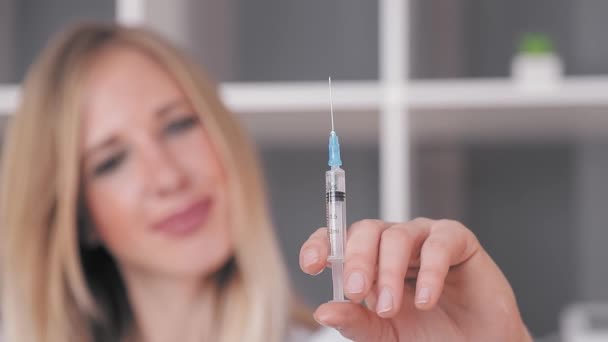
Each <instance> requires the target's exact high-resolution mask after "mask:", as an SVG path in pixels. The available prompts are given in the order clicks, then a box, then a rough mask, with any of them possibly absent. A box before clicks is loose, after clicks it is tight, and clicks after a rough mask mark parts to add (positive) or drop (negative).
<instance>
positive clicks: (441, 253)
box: [2, 24, 530, 342]
mask: <svg viewBox="0 0 608 342" xmlns="http://www.w3.org/2000/svg"><path fill="white" fill-rule="evenodd" d="M11 126H12V127H11V130H10V135H9V137H8V141H7V145H6V150H5V154H4V157H5V160H4V172H3V183H2V228H3V229H4V231H3V239H2V241H3V243H4V245H3V248H2V253H3V255H2V263H3V267H2V272H3V278H2V279H3V286H2V306H3V329H4V333H5V336H6V340H7V341H20V342H39V341H62V342H65V341H152V342H154V341H185V342H189V341H259V342H261V341H275V342H278V341H288V340H289V339H293V338H294V334H293V333H294V331H296V330H297V329H300V331H302V329H304V330H306V329H307V330H310V333H309V335H310V336H311V338H312V334H313V331H312V330H314V328H313V327H310V325H307V318H298V317H301V315H298V314H297V311H298V307H297V306H296V305H293V303H294V301H292V300H291V298H292V297H291V296H292V294H291V293H290V291H289V288H288V281H287V277H286V271H285V268H284V265H282V264H281V262H280V260H281V258H280V253H279V251H278V247H277V243H276V241H275V237H274V236H273V232H272V229H271V224H270V220H269V217H268V210H267V206H266V200H265V198H264V192H263V184H262V181H261V175H260V171H259V168H258V165H257V161H256V159H255V156H254V152H253V148H252V145H251V143H250V142H249V141H248V140H247V139H246V137H245V135H244V133H243V132H242V130H241V128H240V126H239V125H238V124H237V122H236V121H235V119H234V118H233V116H232V115H231V114H230V113H229V112H228V111H227V110H226V109H225V107H224V106H223V105H222V103H221V102H220V100H219V99H218V96H217V94H216V93H215V89H214V86H213V85H212V84H210V83H209V82H208V81H207V79H206V78H205V77H204V76H203V75H201V73H200V72H199V70H197V68H196V67H195V66H194V65H193V64H192V63H191V62H190V61H189V60H188V59H187V58H186V57H184V56H183V55H182V54H180V53H179V51H177V50H176V49H175V48H173V47H171V46H170V45H169V44H168V43H167V42H166V41H164V40H162V39H161V38H159V37H157V36H155V35H154V34H152V33H149V32H146V31H143V30H138V29H128V28H122V27H118V26H110V25H95V24H92V25H85V26H78V27H75V28H73V29H71V30H69V31H67V32H65V33H64V34H62V35H61V36H60V37H58V38H57V39H56V40H54V41H53V42H52V43H51V44H50V46H49V47H48V48H47V49H46V50H45V51H44V53H43V54H42V56H41V57H40V58H39V60H38V61H37V62H36V63H35V64H34V66H33V67H32V68H31V70H30V72H29V73H28V75H27V78H26V80H25V83H24V88H23V97H22V101H21V104H20V106H19V108H18V110H17V113H16V115H15V117H14V119H13V122H12V125H11ZM327 254H328V246H327V241H326V232H325V230H324V229H323V228H321V229H319V230H317V231H316V232H315V233H313V234H312V235H311V237H310V239H309V240H308V241H306V242H305V243H304V245H303V246H302V250H301V254H300V256H301V258H300V260H301V266H302V269H303V270H304V271H305V272H307V273H310V274H317V273H319V272H321V271H322V270H323V269H324V268H325V266H326V261H327ZM345 279H346V292H347V295H348V297H349V298H350V299H351V300H352V303H328V304H324V305H322V306H321V307H319V308H318V309H317V310H316V312H315V313H314V317H315V318H316V320H317V321H318V322H319V323H320V324H322V325H325V326H330V327H334V328H337V329H338V331H340V332H341V333H342V334H343V335H344V336H346V337H349V338H352V339H354V340H361V341H411V340H420V341H437V340H441V341H447V340H450V341H458V340H461V341H501V340H504V341H529V340H530V338H529V335H528V333H527V330H526V328H525V326H524V324H523V323H522V321H521V318H520V316H519V312H518V309H517V305H516V303H515V299H514V297H513V294H512V291H511V288H510V287H509V285H508V283H507V282H506V280H505V279H504V277H503V275H502V274H501V272H500V270H498V268H497V267H496V265H495V264H494V263H493V262H492V260H491V259H490V258H489V256H488V255H487V254H486V253H485V252H484V251H483V249H482V248H481V247H480V246H479V243H478V242H477V240H476V239H475V237H474V236H473V234H472V233H471V232H470V231H469V230H467V229H466V228H464V227H463V226H462V225H460V224H459V223H457V222H452V221H447V220H439V221H434V220H430V219H423V218H421V219H416V220H414V221H412V222H408V223H400V224H389V223H385V222H381V221H374V220H365V221H361V222H357V223H355V224H354V225H353V226H352V227H351V228H350V231H349V239H348V244H347V247H346V261H345ZM363 300H365V302H366V304H367V307H364V306H362V305H360V304H357V303H359V302H361V301H363ZM309 317H310V316H309ZM323 329H325V328H323ZM323 329H322V330H320V331H321V332H322V333H323V332H327V331H330V330H329V329H326V330H323ZM331 340H332V339H328V340H327V341H331Z"/></svg>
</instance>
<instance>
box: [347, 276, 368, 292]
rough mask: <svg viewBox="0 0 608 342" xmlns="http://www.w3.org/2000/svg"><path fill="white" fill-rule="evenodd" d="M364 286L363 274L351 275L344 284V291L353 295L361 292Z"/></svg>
mask: <svg viewBox="0 0 608 342" xmlns="http://www.w3.org/2000/svg"><path fill="white" fill-rule="evenodd" d="M364 286H365V279H364V278H363V274H361V273H360V272H353V273H351V275H350V276H349V277H348V281H347V282H346V290H347V291H348V292H349V293H353V294H357V293H361V292H363V287H364Z"/></svg>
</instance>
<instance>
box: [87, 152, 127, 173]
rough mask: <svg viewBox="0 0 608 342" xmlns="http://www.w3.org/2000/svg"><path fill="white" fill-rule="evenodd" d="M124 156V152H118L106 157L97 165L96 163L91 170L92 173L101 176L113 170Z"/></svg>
mask: <svg viewBox="0 0 608 342" xmlns="http://www.w3.org/2000/svg"><path fill="white" fill-rule="evenodd" d="M126 156H127V153H126V152H119V153H116V154H114V155H112V156H110V157H108V158H107V159H105V160H104V161H102V162H101V163H100V164H99V165H97V166H96V167H95V169H94V170H93V174H94V175H95V176H102V175H104V174H106V173H109V172H111V171H112V170H114V169H116V168H118V167H119V166H120V164H121V163H122V162H123V160H124V159H125V158H126Z"/></svg>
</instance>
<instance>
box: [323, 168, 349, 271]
mask: <svg viewBox="0 0 608 342" xmlns="http://www.w3.org/2000/svg"><path fill="white" fill-rule="evenodd" d="M325 201H326V208H325V209H326V210H325V215H326V218H327V233H328V236H329V243H330V247H331V251H330V255H329V261H330V262H331V261H332V260H335V259H339V260H343V259H344V247H345V246H346V179H345V172H344V170H343V169H341V168H340V167H335V166H334V167H332V168H331V169H330V170H327V172H326V173H325Z"/></svg>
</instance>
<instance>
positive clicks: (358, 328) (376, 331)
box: [314, 302, 397, 342]
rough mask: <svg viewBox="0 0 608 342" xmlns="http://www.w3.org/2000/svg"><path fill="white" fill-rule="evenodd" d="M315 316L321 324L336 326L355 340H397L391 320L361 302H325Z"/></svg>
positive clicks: (345, 335)
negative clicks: (380, 315)
mask: <svg viewBox="0 0 608 342" xmlns="http://www.w3.org/2000/svg"><path fill="white" fill-rule="evenodd" d="M314 317H315V320H316V321H317V322H319V324H321V325H324V326H326V327H331V328H334V329H336V330H338V331H339V332H340V334H342V336H344V337H346V338H348V339H350V340H353V341H357V342H367V341H376V342H377V341H382V342H393V341H397V337H396V336H395V334H394V331H393V329H392V328H391V326H390V324H389V321H388V320H385V319H383V318H381V317H379V316H378V315H377V314H376V313H375V312H373V311H370V310H368V309H367V308H365V307H364V306H362V305H360V304H355V303H350V302H342V303H340V302H330V303H325V304H322V305H321V306H319V307H318V308H317V310H316V311H315V313H314Z"/></svg>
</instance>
